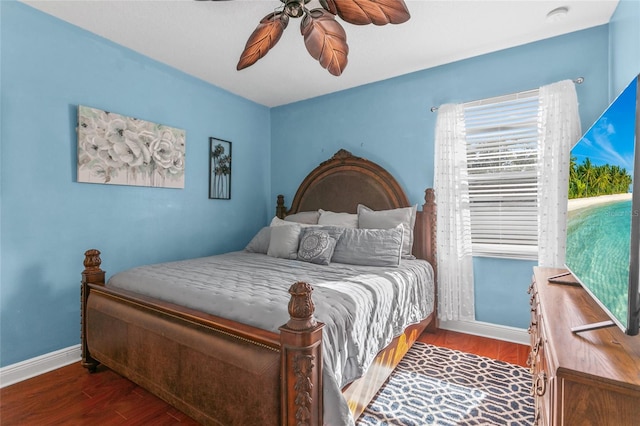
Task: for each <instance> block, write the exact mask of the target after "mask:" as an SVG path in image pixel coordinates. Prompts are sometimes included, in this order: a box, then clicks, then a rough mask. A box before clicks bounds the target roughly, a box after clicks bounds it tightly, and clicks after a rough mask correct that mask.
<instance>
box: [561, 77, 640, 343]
mask: <svg viewBox="0 0 640 426" xmlns="http://www.w3.org/2000/svg"><path fill="white" fill-rule="evenodd" d="M639 78H640V75H638V76H637V77H636V78H634V79H633V81H631V83H630V84H629V85H628V86H627V87H626V88H625V89H624V90H623V91H622V93H620V94H619V95H618V97H617V98H616V99H615V100H614V101H613V102H612V103H611V105H609V107H608V108H607V109H606V110H605V111H604V113H603V114H602V115H601V116H600V118H598V120H597V121H596V122H595V123H594V124H593V125H592V126H591V127H590V128H589V130H587V132H586V133H585V134H584V136H583V137H582V138H581V139H580V140H579V141H578V143H576V145H575V146H574V147H573V149H572V150H571V164H570V175H569V201H568V214H567V251H566V267H567V269H568V270H569V271H570V272H571V273H572V274H573V276H574V277H575V278H576V279H577V280H578V282H579V283H580V284H581V285H582V286H583V287H584V288H585V289H586V291H587V292H588V293H589V294H590V295H591V296H592V297H593V298H594V299H595V300H596V301H597V302H598V304H599V305H600V306H601V307H602V308H603V309H604V310H605V311H606V313H607V314H608V315H609V317H610V319H611V320H610V321H606V322H602V323H598V324H593V325H585V326H584V327H576V328H575V329H574V330H573V331H574V332H580V331H585V330H589V329H594V328H600V327H605V326H609V325H617V326H618V327H620V328H621V329H622V330H623V331H624V332H625V333H626V334H628V335H637V334H638V329H639V327H640V323H639V318H640V294H639V292H638V291H639V290H638V281H639V280H640V259H639V258H640V217H639V216H640V95H639V92H638V90H639V87H640V85H639V84H638V79H639ZM634 173H636V174H635V176H634Z"/></svg>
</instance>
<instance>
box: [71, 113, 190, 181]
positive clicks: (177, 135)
mask: <svg viewBox="0 0 640 426" xmlns="http://www.w3.org/2000/svg"><path fill="white" fill-rule="evenodd" d="M184 157H185V131H184V130H181V129H176V128H174V127H169V126H165V125H162V124H156V123H152V122H149V121H144V120H139V119H137V118H132V117H126V116H123V115H119V114H114V113H112V112H108V111H102V110H100V109H96V108H90V107H87V106H83V105H80V106H78V182H89V183H106V184H115V185H136V186H154V187H163V188H184Z"/></svg>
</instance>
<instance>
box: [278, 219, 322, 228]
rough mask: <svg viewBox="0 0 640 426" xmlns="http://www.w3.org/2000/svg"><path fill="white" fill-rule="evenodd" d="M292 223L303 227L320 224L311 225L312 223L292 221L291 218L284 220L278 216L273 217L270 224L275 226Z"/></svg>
mask: <svg viewBox="0 0 640 426" xmlns="http://www.w3.org/2000/svg"><path fill="white" fill-rule="evenodd" d="M291 225H298V226H301V227H303V228H306V227H313V226H318V225H311V224H308V223H300V222H292V221H289V220H283V219H280V218H279V217H278V216H274V217H273V219H271V223H270V224H269V226H272V227H275V226H291Z"/></svg>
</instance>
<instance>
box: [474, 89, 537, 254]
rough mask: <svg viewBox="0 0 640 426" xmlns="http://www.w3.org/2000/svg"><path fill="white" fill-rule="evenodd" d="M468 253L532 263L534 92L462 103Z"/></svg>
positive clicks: (534, 234) (534, 239)
mask: <svg viewBox="0 0 640 426" xmlns="http://www.w3.org/2000/svg"><path fill="white" fill-rule="evenodd" d="M464 115H465V128H466V142H467V170H468V175H469V201H470V209H471V238H472V244H473V254H474V256H475V255H479V256H482V255H484V256H494V257H506V258H516V259H537V252H538V202H537V196H538V178H537V175H538V170H537V167H538V161H539V160H538V135H539V133H538V90H532V91H528V92H522V93H518V94H513V95H507V96H501V97H497V98H491V99H484V100H481V101H475V102H469V103H467V104H464Z"/></svg>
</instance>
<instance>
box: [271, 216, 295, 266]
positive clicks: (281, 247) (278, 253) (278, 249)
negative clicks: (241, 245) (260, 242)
mask: <svg viewBox="0 0 640 426" xmlns="http://www.w3.org/2000/svg"><path fill="white" fill-rule="evenodd" d="M300 229H301V227H300V225H298V224H297V223H291V224H290V225H289V226H273V227H271V239H270V240H269V249H268V250H267V255H268V256H271V257H279V258H282V259H297V258H298V242H299V239H300Z"/></svg>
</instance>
